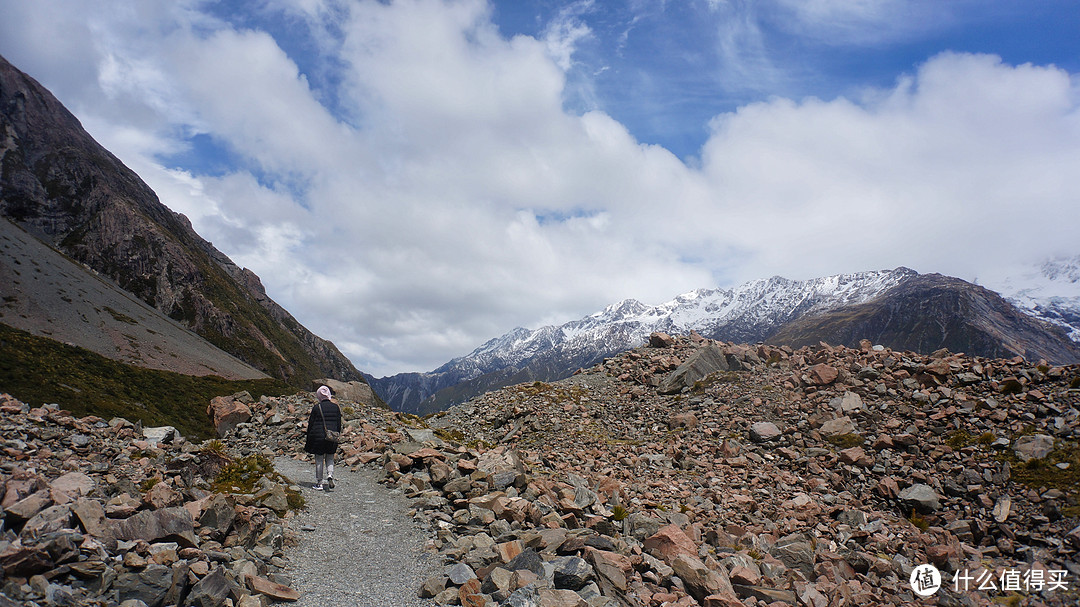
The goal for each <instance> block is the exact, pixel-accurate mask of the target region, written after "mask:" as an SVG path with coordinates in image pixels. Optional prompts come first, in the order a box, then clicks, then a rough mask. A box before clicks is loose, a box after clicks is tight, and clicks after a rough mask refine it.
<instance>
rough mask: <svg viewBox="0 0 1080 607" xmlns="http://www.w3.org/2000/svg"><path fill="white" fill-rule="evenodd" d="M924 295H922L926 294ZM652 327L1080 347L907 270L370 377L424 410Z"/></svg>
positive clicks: (599, 325)
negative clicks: (426, 369) (427, 370)
mask: <svg viewBox="0 0 1080 607" xmlns="http://www.w3.org/2000/svg"><path fill="white" fill-rule="evenodd" d="M921 298H928V299H926V300H923V299H921ZM654 331H665V332H669V333H688V332H690V331H696V332H698V333H699V334H701V335H703V336H705V337H709V338H712V339H721V340H726V341H735V342H747V343H754V342H757V341H764V340H769V341H772V342H775V343H782V342H790V343H792V344H794V345H802V344H806V343H817V342H818V341H821V340H824V341H827V342H829V343H834V344H845V345H848V346H854V345H856V344H857V343H858V342H859V340H861V339H864V338H872V339H874V340H875V341H876V342H877V343H882V344H885V345H888V346H890V347H896V348H899V349H910V350H914V351H918V352H923V353H928V352H932V351H934V350H936V349H938V348H942V347H948V348H950V349H953V350H954V351H963V352H968V353H971V354H978V355H982V356H1005V355H1007V356H1013V355H1015V354H1020V355H1024V356H1026V357H1028V358H1030V359H1032V360H1038V359H1039V358H1046V359H1048V360H1050V361H1053V362H1062V363H1064V362H1076V361H1080V346H1078V345H1077V344H1076V343H1075V342H1072V341H1071V340H1069V339H1068V338H1067V336H1065V335H1064V334H1062V333H1061V331H1060V330H1056V329H1055V328H1053V327H1049V326H1046V324H1045V323H1044V322H1042V321H1040V320H1038V319H1036V318H1033V317H1031V316H1029V315H1025V314H1022V313H1020V312H1019V311H1017V310H1015V309H1013V308H1012V306H1010V304H1008V303H1006V302H1004V301H1002V300H1001V298H1000V297H997V296H996V295H994V294H993V293H990V292H988V291H986V290H985V289H983V288H981V287H978V286H976V285H972V284H970V283H966V282H964V281H961V280H958V279H951V278H948V277H942V276H939V275H925V276H924V275H920V274H918V273H916V272H914V271H912V270H909V269H907V268H897V269H895V270H884V271H875V272H861V273H856V274H841V275H836V276H827V277H824V278H818V279H813V280H806V281H793V280H788V279H785V278H780V277H773V278H770V279H765V280H756V281H752V282H749V283H746V284H744V285H741V286H739V287H736V288H734V289H730V290H724V289H703V290H699V291H693V292H690V293H686V294H683V295H680V296H678V297H676V298H675V299H673V300H671V301H669V302H665V303H663V304H660V305H657V306H649V305H645V304H642V303H641V302H638V301H634V300H626V301H623V302H620V303H618V304H615V305H612V306H609V307H608V308H606V309H604V310H603V311H601V312H598V313H596V314H592V315H590V316H587V317H585V318H583V319H581V320H578V321H573V322H569V323H566V324H564V325H561V326H558V327H554V326H549V327H542V328H540V329H537V330H535V331H529V330H526V329H515V330H514V331H511V332H510V333H507V334H506V335H504V336H502V337H500V338H497V339H493V340H491V341H489V342H487V343H485V344H484V345H482V346H480V347H479V348H477V349H476V350H474V351H473V352H472V353H470V354H469V355H468V356H464V357H461V358H457V359H454V360H452V361H450V362H448V363H447V364H445V365H443V366H442V367H439V368H438V369H435V370H434V371H432V372H430V373H409V374H401V375H396V376H391V377H385V378H380V379H376V378H369V382H370V383H371V384H372V386H373V387H374V388H375V390H376V392H378V393H379V394H380V395H381V396H382V398H383V399H384V400H386V401H387V402H388V403H389V404H390V406H391V407H393V408H395V409H397V410H404V411H412V412H418V413H430V412H433V411H438V410H442V409H445V408H446V407H447V406H449V405H451V404H454V403H459V402H464V401H465V400H467V399H468V398H470V397H472V396H476V395H478V394H482V393H483V392H485V391H487V390H491V389H495V388H498V387H502V386H507V385H511V384H514V383H518V382H522V381H531V380H542V381H552V380H556V379H561V378H564V377H567V376H568V375H570V374H571V373H573V372H574V371H575V370H577V369H579V368H582V367H588V366H591V365H593V364H595V363H596V362H598V361H600V360H602V359H603V358H604V357H606V356H612V355H614V354H616V353H618V352H622V351H624V350H627V349H630V348H634V347H637V346H639V345H641V344H642V343H644V342H645V340H646V339H647V338H648V335H649V334H650V333H652V332H654Z"/></svg>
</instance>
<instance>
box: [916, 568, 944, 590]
mask: <svg viewBox="0 0 1080 607" xmlns="http://www.w3.org/2000/svg"><path fill="white" fill-rule="evenodd" d="M910 582H911V589H912V590H914V591H915V594H917V595H919V596H923V597H925V596H930V595H932V594H934V593H935V592H937V591H938V589H939V588H941V572H940V571H938V569H937V567H934V566H933V565H919V566H918V567H916V568H915V569H913V570H912V571H911V579H910Z"/></svg>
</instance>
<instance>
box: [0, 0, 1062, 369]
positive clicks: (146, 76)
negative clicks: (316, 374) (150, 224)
mask: <svg viewBox="0 0 1080 607" xmlns="http://www.w3.org/2000/svg"><path fill="white" fill-rule="evenodd" d="M1077 31H1080V8H1078V7H1077V5H1076V3H1075V2H1074V1H1073V0H1040V1H1039V2H1030V1H1029V0H1016V1H1006V0H1003V1H992V0H954V1H951V2H940V1H939V0H757V1H752V0H685V1H679V0H669V1H661V0H625V1H612V2H601V1H599V0H595V1H590V0H582V1H564V0H506V1H504V0H498V1H484V0H402V1H394V2H375V1H370V0H258V1H255V0H251V1H246V0H245V1H240V0H227V1H217V2H215V1H206V0H108V1H105V0H101V1H91V0H34V1H32V2H31V1H25V0H0V54H2V55H3V56H4V57H6V58H7V59H8V60H9V61H11V62H12V63H14V64H15V65H16V66H17V67H19V68H20V69H22V70H23V71H25V72H27V73H29V74H30V75H31V76H33V77H35V78H36V79H37V80H39V81H40V82H41V83H42V84H44V85H45V86H46V87H48V88H49V89H50V90H51V91H52V92H53V93H54V94H56V95H57V97H58V98H59V99H60V100H61V101H62V102H63V103H64V104H65V105H66V106H67V107H68V108H69V109H71V110H72V111H73V112H74V113H75V115H76V116H78V117H79V119H80V120H81V121H82V123H83V125H84V126H85V127H86V128H87V129H88V130H89V131H90V133H91V134H92V135H93V136H94V137H95V138H97V139H98V141H100V142H101V143H102V144H103V145H105V146H106V147H107V148H109V149H110V150H111V151H113V152H114V153H115V154H116V155H117V156H118V157H120V158H121V159H122V160H123V161H124V162H125V163H127V164H128V166H130V167H132V168H133V169H134V170H135V171H136V172H138V173H139V175H140V176H142V177H143V179H144V180H146V181H147V182H148V183H149V184H150V185H151V186H152V187H153V188H154V189H155V191H156V192H157V193H158V195H159V196H160V197H161V199H162V201H163V202H164V203H165V204H166V205H168V206H169V207H170V208H172V209H173V210H176V211H178V212H181V213H184V214H185V215H187V216H188V217H189V218H190V219H191V221H192V223H193V225H194V226H195V228H196V230H197V231H198V232H199V233H200V234H201V235H202V236H203V237H205V238H207V239H208V240H210V241H212V242H213V243H214V245H215V246H216V247H217V248H219V249H220V250H222V251H223V252H225V253H226V254H227V255H229V256H230V257H231V258H232V259H233V260H234V261H236V263H238V264H239V265H241V266H244V267H248V268H251V269H252V270H253V271H254V272H256V273H257V274H258V275H259V276H260V277H262V280H263V283H264V284H265V285H266V287H267V291H268V292H269V293H270V295H271V297H273V298H274V299H275V300H277V301H278V302H279V303H281V304H282V305H283V306H285V307H286V308H287V309H288V310H290V311H291V312H292V313H293V314H294V315H295V316H296V317H297V318H298V319H299V320H300V321H301V322H302V323H304V324H305V325H306V326H307V327H309V328H310V329H312V330H313V331H315V332H316V333H318V334H319V335H322V336H323V337H326V338H328V339H331V340H333V341H334V342H335V343H336V344H337V345H338V347H339V348H341V349H342V350H343V351H344V352H345V353H346V354H347V355H348V356H349V357H350V358H351V359H352V360H353V362H354V363H356V365H357V367H358V368H360V369H361V370H363V371H366V372H370V373H373V374H375V375H377V376H381V375H386V374H391V373H396V372H401V371H424V370H430V369H433V368H434V367H436V366H438V365H439V364H441V363H443V362H445V361H447V360H449V359H450V358H452V357H454V356H460V355H464V354H467V353H468V352H469V351H471V350H472V349H473V348H475V347H476V346H478V345H479V344H481V343H482V342H484V341H486V340H487V339H490V338H492V337H496V336H498V335H501V334H503V333H505V332H506V331H508V330H510V329H512V328H514V327H516V326H524V327H527V328H537V327H539V326H542V325H545V324H552V323H558V322H564V321H567V320H571V319H576V318H580V317H582V316H584V315H586V314H589V313H592V312H595V311H597V310H599V309H601V308H603V307H604V306H605V305H607V304H610V303H614V302H616V301H619V300H622V299H624V298H636V299H639V300H641V301H643V302H646V303H650V304H655V303H660V302H662V301H666V300H668V299H670V298H672V297H674V296H675V295H677V294H679V293H682V292H685V291H689V290H692V289H697V288H706V287H728V286H734V285H736V284H740V283H742V282H745V281H747V280H752V279H755V278H764V277H768V276H772V275H782V276H786V277H789V278H796V279H803V278H811V277H816V276H824V275H829V274H835V273H841V272H854V271H860V270H870V269H882V268H893V267H897V266H901V265H903V266H908V267H911V268H913V269H915V270H918V271H920V272H942V273H946V274H950V275H954V276H959V277H961V278H965V279H968V280H978V279H979V278H980V277H986V276H989V275H991V274H992V273H994V272H1000V271H1001V269H1002V268H1004V267H1011V266H1012V265H1013V264H1018V263H1029V262H1038V261H1041V260H1042V259H1044V258H1046V257H1048V256H1056V255H1076V254H1078V253H1080V238H1078V236H1077V234H1078V233H1080V79H1078V74H1080V36H1077V35H1076V32H1077Z"/></svg>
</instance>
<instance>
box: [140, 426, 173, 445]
mask: <svg viewBox="0 0 1080 607" xmlns="http://www.w3.org/2000/svg"><path fill="white" fill-rule="evenodd" d="M143 437H144V438H146V442H148V443H150V446H151V447H156V446H158V445H160V444H172V443H173V442H176V441H178V440H179V439H180V438H181V437H180V433H179V432H177V431H176V428H174V427H172V426H156V427H153V428H143Z"/></svg>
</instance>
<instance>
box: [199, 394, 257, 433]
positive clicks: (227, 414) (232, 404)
mask: <svg viewBox="0 0 1080 607" xmlns="http://www.w3.org/2000/svg"><path fill="white" fill-rule="evenodd" d="M206 414H207V415H208V416H210V419H211V421H212V423H213V424H214V428H215V429H216V430H217V433H218V436H220V437H224V436H225V435H226V434H228V433H229V432H230V431H232V429H233V428H235V427H236V425H237V424H241V423H244V422H246V421H249V420H251V409H249V408H248V407H247V405H245V404H244V403H242V402H240V401H238V400H236V399H234V398H232V397H228V396H215V397H214V398H213V399H212V400H211V401H210V405H209V406H207V407H206Z"/></svg>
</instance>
